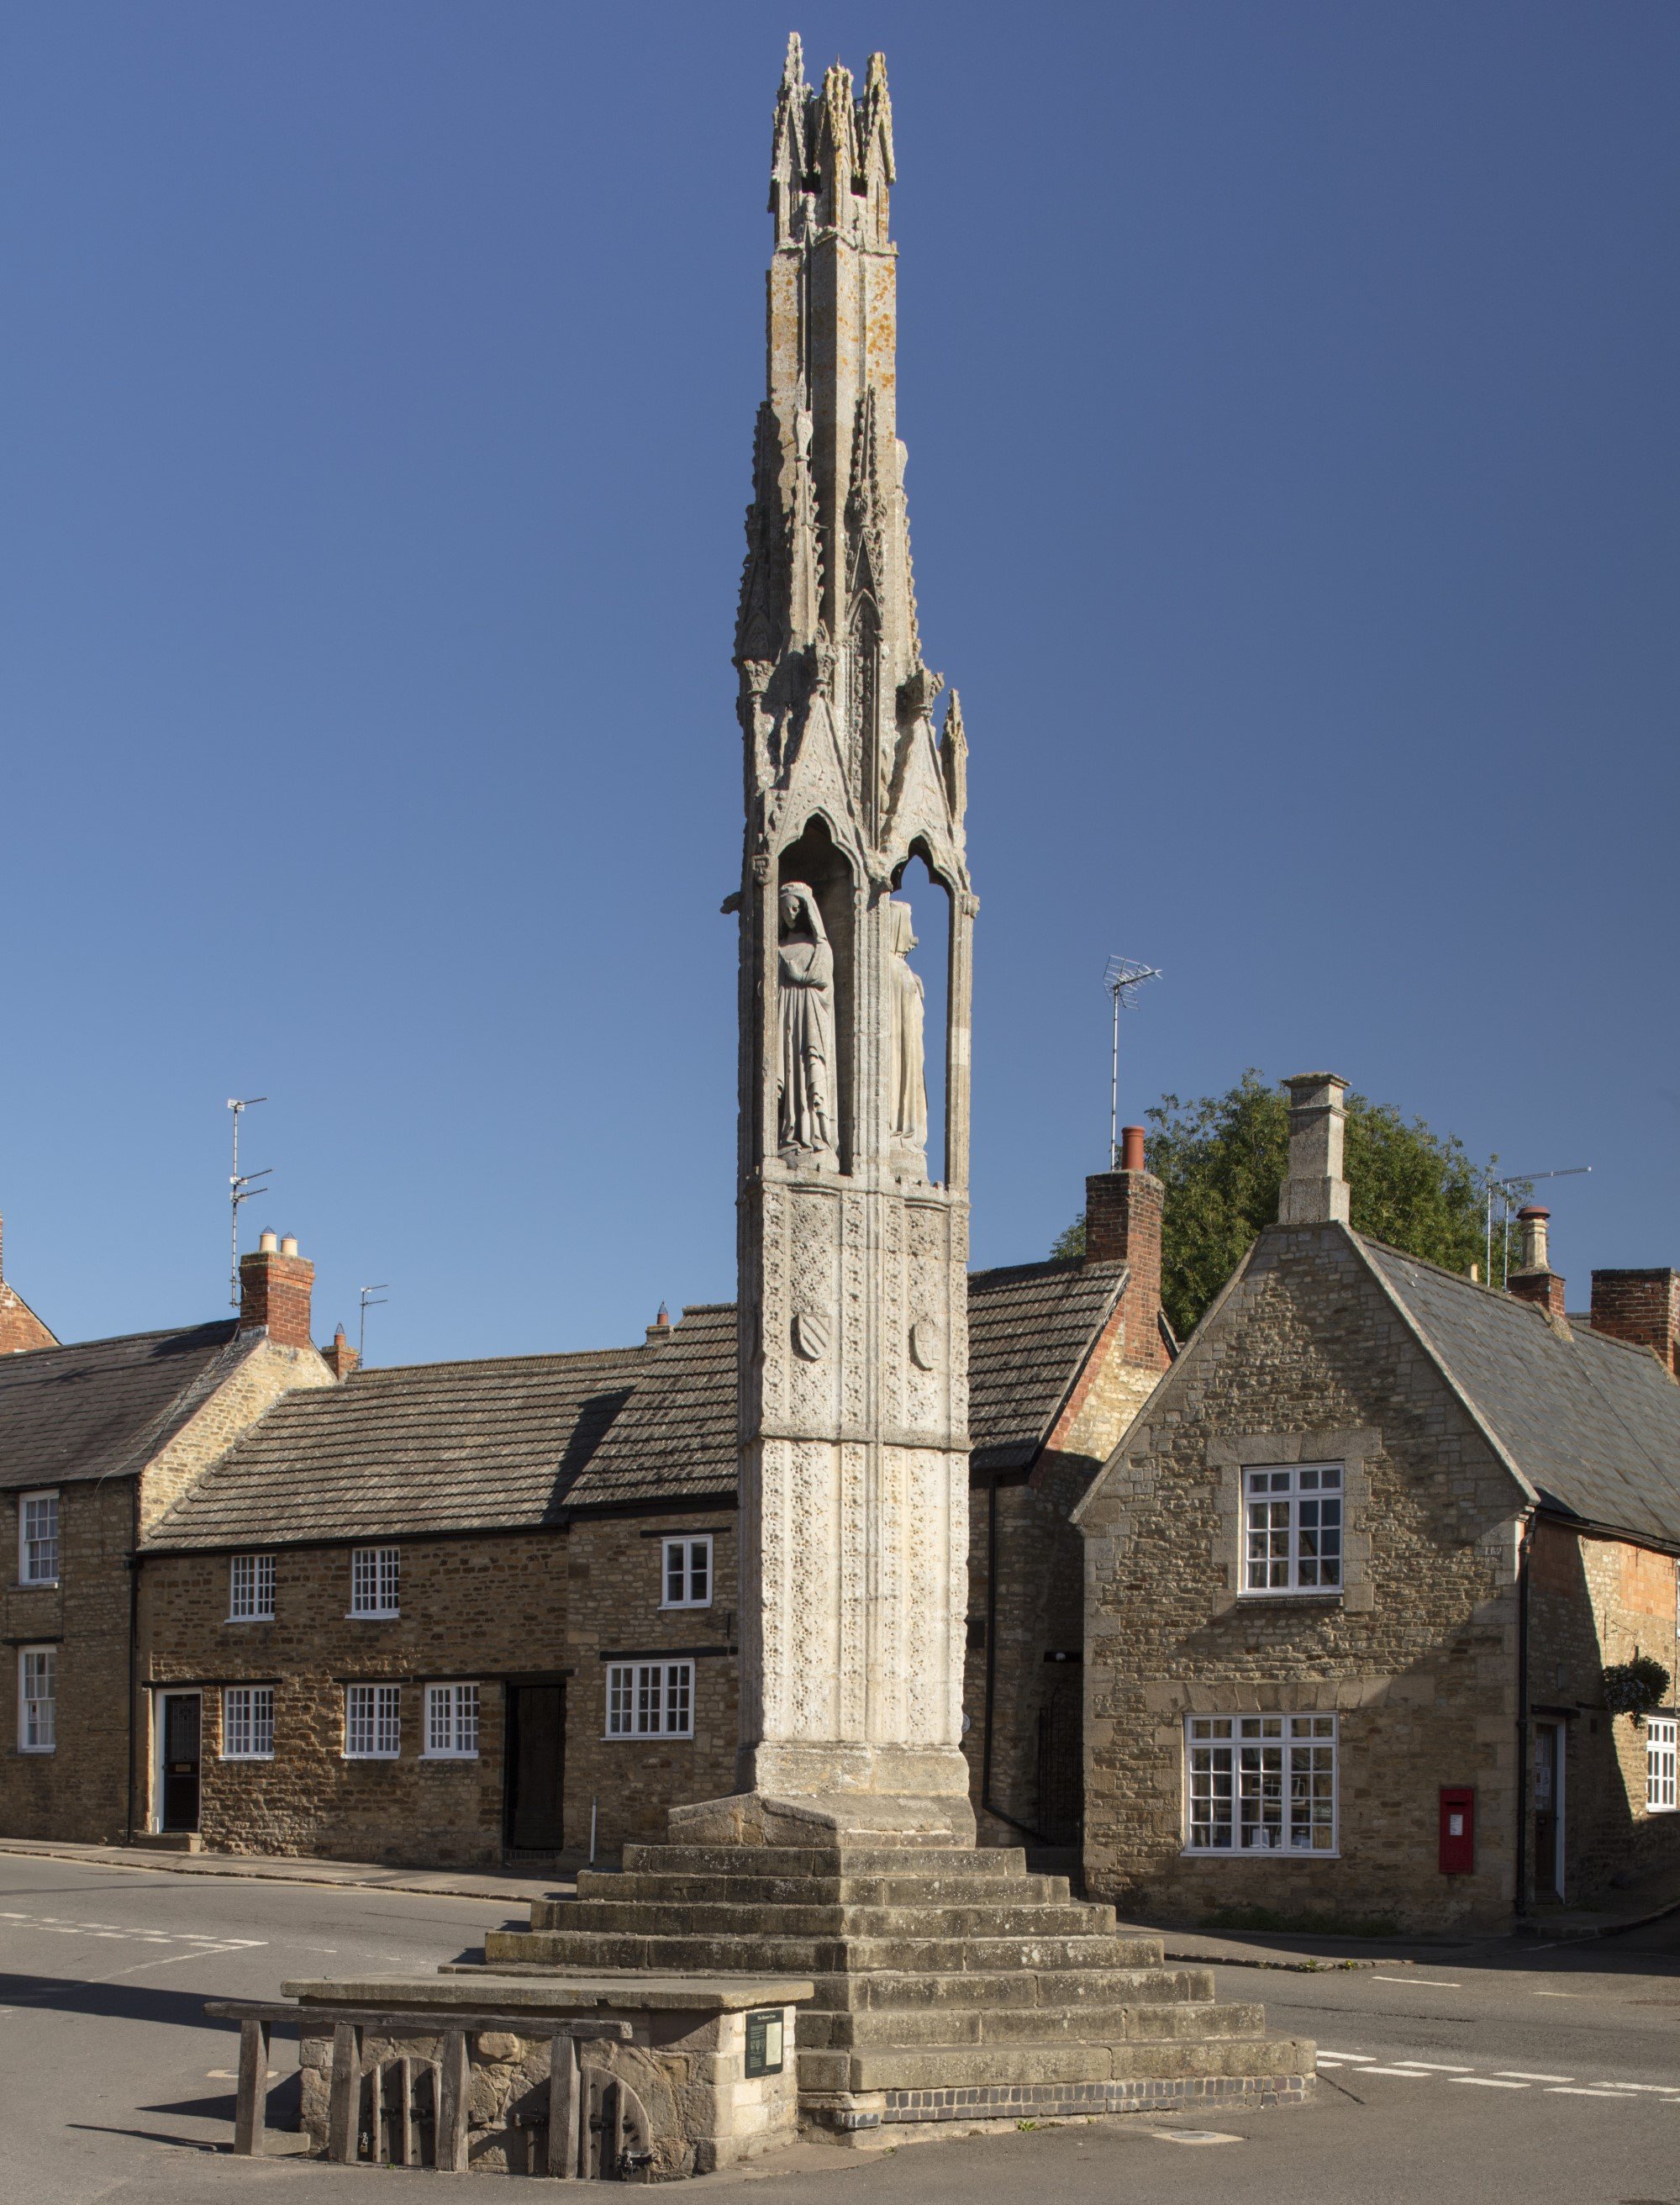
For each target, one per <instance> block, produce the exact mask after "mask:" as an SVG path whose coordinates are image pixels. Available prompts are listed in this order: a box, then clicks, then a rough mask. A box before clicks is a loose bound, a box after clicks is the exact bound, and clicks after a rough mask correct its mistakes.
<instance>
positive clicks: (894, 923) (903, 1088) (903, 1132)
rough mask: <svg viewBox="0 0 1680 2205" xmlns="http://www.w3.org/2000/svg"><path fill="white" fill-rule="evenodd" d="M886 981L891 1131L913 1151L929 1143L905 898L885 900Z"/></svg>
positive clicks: (919, 994) (919, 995)
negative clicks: (888, 991) (889, 1002)
mask: <svg viewBox="0 0 1680 2205" xmlns="http://www.w3.org/2000/svg"><path fill="white" fill-rule="evenodd" d="M887 917H888V920H889V926H888V931H887V948H888V949H889V950H890V952H891V954H890V956H889V957H888V959H887V984H888V986H889V988H890V989H891V990H892V1037H893V1062H892V1073H891V1076H892V1104H893V1138H894V1140H895V1141H898V1142H899V1143H901V1144H903V1145H904V1146H905V1147H906V1148H909V1149H913V1150H917V1152H918V1154H919V1153H920V1152H923V1151H925V1150H926V1148H927V1145H928V1077H927V1068H926V1064H925V1061H924V1056H923V1025H924V1024H925V1012H924V1007H923V990H922V979H921V975H920V974H919V973H918V972H917V971H916V969H915V967H914V966H912V965H911V961H910V953H911V950H912V949H914V948H915V947H916V932H915V927H914V924H913V922H912V919H911V909H910V906H909V905H908V904H907V903H896V902H895V903H891V904H889V905H888V906H887Z"/></svg>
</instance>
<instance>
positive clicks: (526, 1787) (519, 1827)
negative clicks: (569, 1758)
mask: <svg viewBox="0 0 1680 2205" xmlns="http://www.w3.org/2000/svg"><path fill="white" fill-rule="evenodd" d="M565 1771H566V1687H565V1685H563V1684H561V1683H560V1682H559V1681H558V1680H556V1681H555V1683H553V1684H543V1685H509V1686H508V1847H509V1849H510V1850H511V1851H513V1852H521V1853H557V1852H558V1851H560V1849H561V1844H562V1842H563V1839H562V1836H561V1788H562V1784H563V1780H564V1777H565Z"/></svg>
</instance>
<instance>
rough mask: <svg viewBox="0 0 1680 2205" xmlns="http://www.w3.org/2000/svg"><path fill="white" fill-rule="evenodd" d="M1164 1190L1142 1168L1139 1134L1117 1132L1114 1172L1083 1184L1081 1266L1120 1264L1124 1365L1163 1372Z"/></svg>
mask: <svg viewBox="0 0 1680 2205" xmlns="http://www.w3.org/2000/svg"><path fill="white" fill-rule="evenodd" d="M1166 1200H1167V1190H1166V1188H1165V1187H1164V1186H1162V1185H1161V1181H1160V1180H1158V1179H1157V1178H1156V1177H1155V1174H1154V1173H1153V1172H1151V1171H1149V1170H1148V1169H1147V1168H1146V1167H1145V1165H1144V1162H1143V1127H1142V1126H1123V1127H1122V1128H1121V1131H1120V1163H1119V1170H1118V1171H1106V1172H1094V1173H1093V1174H1091V1176H1090V1177H1089V1179H1088V1180H1086V1181H1085V1261H1086V1262H1087V1263H1126V1264H1129V1265H1130V1266H1131V1283H1130V1284H1129V1285H1128V1286H1127V1287H1126V1294H1125V1305H1126V1345H1125V1360H1126V1361H1127V1362H1128V1363H1136V1364H1143V1365H1145V1366H1146V1367H1147V1368H1148V1369H1149V1370H1165V1369H1166V1367H1167V1348H1166V1344H1165V1342H1164V1341H1163V1340H1162V1339H1161V1218H1162V1215H1163V1212H1164V1209H1165V1205H1166Z"/></svg>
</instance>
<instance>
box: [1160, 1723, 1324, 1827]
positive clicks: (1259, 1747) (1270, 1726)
mask: <svg viewBox="0 0 1680 2205" xmlns="http://www.w3.org/2000/svg"><path fill="white" fill-rule="evenodd" d="M1336 1744H1337V1738H1336V1717H1335V1716H1334V1715H1187V1716H1186V1717H1185V1718H1184V1763H1185V1785H1184V1791H1185V1810H1186V1812H1185V1821H1186V1835H1187V1843H1186V1844H1185V1846H1184V1851H1186V1852H1191V1853H1316V1854H1320V1855H1323V1854H1327V1853H1334V1852H1335V1851H1336V1849H1337V1839H1336V1774H1337V1772H1336Z"/></svg>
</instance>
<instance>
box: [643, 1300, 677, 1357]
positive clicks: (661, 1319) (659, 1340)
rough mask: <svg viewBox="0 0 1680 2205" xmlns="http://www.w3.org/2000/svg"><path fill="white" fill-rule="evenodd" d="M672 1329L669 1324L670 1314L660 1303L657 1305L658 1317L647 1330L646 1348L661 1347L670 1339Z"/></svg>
mask: <svg viewBox="0 0 1680 2205" xmlns="http://www.w3.org/2000/svg"><path fill="white" fill-rule="evenodd" d="M673 1330H674V1327H673V1325H672V1322H671V1312H670V1311H669V1310H668V1309H667V1308H666V1306H665V1305H664V1303H663V1302H661V1304H660V1305H659V1314H658V1316H656V1317H655V1319H654V1321H653V1322H652V1323H651V1324H650V1325H649V1326H648V1328H647V1335H648V1346H650V1347H662V1346H664V1345H665V1343H666V1341H667V1340H668V1339H669V1338H670V1337H671V1334H672V1332H673Z"/></svg>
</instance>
